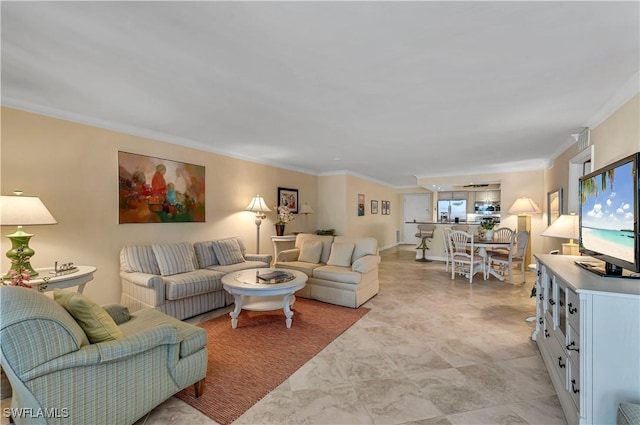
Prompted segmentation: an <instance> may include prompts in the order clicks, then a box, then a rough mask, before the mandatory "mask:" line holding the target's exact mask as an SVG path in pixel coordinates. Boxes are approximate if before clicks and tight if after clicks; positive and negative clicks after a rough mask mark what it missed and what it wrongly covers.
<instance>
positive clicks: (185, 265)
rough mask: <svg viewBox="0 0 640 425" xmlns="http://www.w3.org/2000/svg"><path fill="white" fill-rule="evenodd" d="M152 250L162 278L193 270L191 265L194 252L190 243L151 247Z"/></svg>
mask: <svg viewBox="0 0 640 425" xmlns="http://www.w3.org/2000/svg"><path fill="white" fill-rule="evenodd" d="M152 248H153V253H154V254H155V256H156V261H157V262H158V267H159V268H160V274H161V275H162V276H171V275H174V274H178V273H187V272H192V271H194V270H195V267H194V265H193V260H194V252H193V247H192V246H191V244H190V243H188V242H180V243H172V244H166V245H152Z"/></svg>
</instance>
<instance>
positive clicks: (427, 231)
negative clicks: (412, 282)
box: [416, 224, 436, 262]
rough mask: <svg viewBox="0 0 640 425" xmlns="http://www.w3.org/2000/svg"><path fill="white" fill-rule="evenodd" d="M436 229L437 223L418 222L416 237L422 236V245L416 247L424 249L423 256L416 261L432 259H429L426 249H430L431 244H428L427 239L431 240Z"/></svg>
mask: <svg viewBox="0 0 640 425" xmlns="http://www.w3.org/2000/svg"><path fill="white" fill-rule="evenodd" d="M435 229H436V225H435V224H418V233H416V238H420V245H418V246H417V248H416V249H421V250H422V258H416V261H422V262H429V261H431V260H427V257H426V254H425V251H426V250H427V249H429V246H428V245H427V239H429V240H431V239H432V238H433V231H434V230H435Z"/></svg>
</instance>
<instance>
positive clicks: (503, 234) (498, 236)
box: [487, 227, 516, 255]
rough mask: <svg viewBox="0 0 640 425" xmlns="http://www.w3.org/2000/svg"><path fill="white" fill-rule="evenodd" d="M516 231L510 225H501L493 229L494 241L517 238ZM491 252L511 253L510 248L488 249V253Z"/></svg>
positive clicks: (506, 240) (509, 240) (508, 240)
mask: <svg viewBox="0 0 640 425" xmlns="http://www.w3.org/2000/svg"><path fill="white" fill-rule="evenodd" d="M515 235H516V232H515V231H514V230H513V229H510V228H508V227H499V228H497V229H495V230H494V231H493V239H492V240H493V241H494V242H511V240H512V239H513V238H515ZM490 254H504V255H509V249H508V248H489V249H487V255H490Z"/></svg>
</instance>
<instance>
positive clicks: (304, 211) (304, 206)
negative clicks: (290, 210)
mask: <svg viewBox="0 0 640 425" xmlns="http://www.w3.org/2000/svg"><path fill="white" fill-rule="evenodd" d="M298 213H299V214H304V217H305V227H306V224H307V223H306V222H307V220H308V219H307V216H308V215H309V214H313V208H311V207H310V206H309V204H307V203H306V202H305V203H304V204H302V206H300V211H298Z"/></svg>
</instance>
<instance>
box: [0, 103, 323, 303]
mask: <svg viewBox="0 0 640 425" xmlns="http://www.w3.org/2000/svg"><path fill="white" fill-rule="evenodd" d="M119 150H122V151H126V152H132V153H138V154H144V155H150V156H155V157H159V158H167V159H171V160H176V161H182V162H189V163H193V164H199V165H204V166H205V167H206V201H207V205H206V222H205V223H175V224H174V223H170V224H118V192H117V189H118V173H117V170H118V168H117V167H118V163H117V153H118V151H119ZM0 152H1V160H2V162H1V164H2V167H1V170H0V173H1V174H0V178H1V182H0V189H1V193H2V194H3V195H9V194H11V193H12V191H13V190H15V189H20V190H23V191H24V193H25V195H31V196H39V197H40V198H41V199H42V201H43V202H44V204H45V205H46V206H47V207H48V208H49V210H50V211H51V213H52V214H53V216H54V217H55V218H56V220H57V221H58V224H57V225H53V226H32V227H29V228H27V229H26V230H27V231H30V232H31V233H34V234H35V236H34V237H33V238H32V240H31V243H30V246H31V247H32V248H33V249H35V251H36V255H35V257H34V258H33V261H32V264H33V265H34V267H36V268H37V267H48V266H53V262H54V261H60V262H69V261H73V262H74V263H75V264H89V265H94V266H96V267H97V268H98V271H97V272H96V274H95V280H94V281H93V282H92V283H90V284H89V285H87V288H86V290H85V293H86V294H87V295H89V296H90V297H92V298H93V299H95V300H96V301H98V302H100V303H108V302H117V301H119V299H120V281H119V277H118V271H119V255H118V254H119V251H120V249H121V247H122V246H125V245H130V244H148V243H162V242H171V241H191V242H194V241H200V240H207V239H212V238H216V237H223V236H231V235H240V236H241V237H242V238H243V240H244V241H245V243H246V245H247V249H248V251H249V252H255V246H256V226H255V224H254V215H253V214H251V213H250V212H245V211H243V210H244V208H245V207H246V206H247V204H248V203H249V201H250V199H251V197H252V196H254V195H255V194H256V193H259V194H261V195H262V196H264V198H265V200H266V201H267V203H268V205H270V206H273V205H275V203H276V196H277V187H279V186H281V187H293V188H297V189H298V190H299V201H300V202H308V203H309V205H311V206H312V208H314V210H316V211H317V210H318V209H317V205H318V184H317V179H318V178H317V176H313V175H308V174H304V173H299V172H294V171H289V170H284V169H280V168H275V167H270V166H267V165H263V164H257V163H253V162H249V161H243V160H239V159H234V158H229V157H225V156H222V155H217V154H213V153H207V152H203V151H200V150H196V149H190V148H185V147H181V146H176V145H172V144H169V143H163V142H159V141H154V140H149V139H145V138H141V137H136V136H130V135H126V134H122V133H117V132H113V131H108V130H104V129H100V128H95V127H90V126H85V125H81V124H76V123H72V122H69V121H63V120H59V119H54V118H49V117H45V116H42V115H37V114H32V113H27V112H22V111H18V110H13V109H8V108H3V109H2V145H1V151H0ZM326 203H331V201H329V202H326ZM304 220H306V225H307V226H308V227H310V228H312V229H315V220H316V215H315V214H310V215H308V216H306V217H304V216H302V215H298V216H297V217H296V220H295V221H294V222H292V223H290V224H289V225H287V229H286V231H287V232H288V233H290V232H295V231H300V230H304V229H303V228H302V226H303V225H305V221H304ZM274 221H275V213H271V214H269V216H268V217H267V219H266V220H264V222H263V224H262V226H261V242H260V245H261V246H260V248H261V249H260V251H261V252H262V253H272V244H271V239H270V236H272V235H274V234H275V229H274V226H273V224H274ZM1 231H2V235H7V234H10V233H13V232H14V231H15V227H9V226H2V228H1ZM1 248H2V252H3V253H4V252H6V251H7V250H9V248H10V244H9V241H8V240H7V239H6V238H2V243H1ZM1 257H2V258H1V260H0V265H1V270H7V269H8V267H9V260H8V259H7V258H6V257H5V256H4V255H1Z"/></svg>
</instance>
